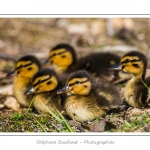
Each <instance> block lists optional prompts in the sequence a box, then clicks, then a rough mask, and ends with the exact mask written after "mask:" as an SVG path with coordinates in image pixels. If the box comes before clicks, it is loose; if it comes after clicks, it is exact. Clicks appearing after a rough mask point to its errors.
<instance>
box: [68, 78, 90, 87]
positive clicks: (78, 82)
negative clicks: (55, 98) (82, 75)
mask: <svg viewBox="0 0 150 150" xmlns="http://www.w3.org/2000/svg"><path fill="white" fill-rule="evenodd" d="M87 81H88V79H87V80H85V81H75V82H74V83H70V84H69V86H73V85H75V84H82V83H85V82H87Z"/></svg>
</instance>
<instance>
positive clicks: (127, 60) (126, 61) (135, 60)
mask: <svg viewBox="0 0 150 150" xmlns="http://www.w3.org/2000/svg"><path fill="white" fill-rule="evenodd" d="M138 61H140V60H137V59H133V60H129V59H126V60H125V61H123V62H121V64H124V63H128V62H138Z"/></svg>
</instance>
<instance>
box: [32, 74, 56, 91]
mask: <svg viewBox="0 0 150 150" xmlns="http://www.w3.org/2000/svg"><path fill="white" fill-rule="evenodd" d="M48 78H49V75H47V76H44V77H39V78H37V79H36V82H34V84H36V86H35V89H38V91H37V93H40V92H48V91H52V90H54V89H55V88H56V87H57V85H58V81H57V78H56V77H55V76H52V77H51V78H50V79H48ZM46 79H48V80H46ZM39 80H43V82H41V83H39V84H38V81H39ZM44 80H45V81H44ZM47 83H49V84H47Z"/></svg>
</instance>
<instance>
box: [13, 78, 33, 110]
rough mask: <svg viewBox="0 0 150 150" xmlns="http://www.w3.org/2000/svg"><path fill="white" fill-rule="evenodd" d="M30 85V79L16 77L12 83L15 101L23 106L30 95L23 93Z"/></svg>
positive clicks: (27, 103)
mask: <svg viewBox="0 0 150 150" xmlns="http://www.w3.org/2000/svg"><path fill="white" fill-rule="evenodd" d="M29 87H30V79H28V78H21V77H17V78H16V79H15V80H14V84H13V93H14V96H15V98H16V99H17V101H18V102H19V103H20V104H21V105H22V106H24V107H28V106H29V104H30V101H31V95H29V96H25V95H24V93H25V92H26V90H27V89H28V88H29Z"/></svg>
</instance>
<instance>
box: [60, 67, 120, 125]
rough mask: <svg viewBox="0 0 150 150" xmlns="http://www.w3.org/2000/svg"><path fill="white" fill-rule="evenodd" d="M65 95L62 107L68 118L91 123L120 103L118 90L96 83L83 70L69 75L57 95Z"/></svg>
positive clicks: (107, 84) (102, 83)
mask: <svg viewBox="0 0 150 150" xmlns="http://www.w3.org/2000/svg"><path fill="white" fill-rule="evenodd" d="M64 93H66V98H65V99H64V101H63V103H62V105H63V107H64V108H65V111H66V113H67V114H68V115H69V116H70V118H72V119H74V120H76V121H79V122H85V121H92V120H94V119H96V117H101V116H102V115H104V114H105V113H107V112H108V111H110V110H112V109H116V108H118V106H119V105H121V103H122V101H121V98H120V93H119V91H118V89H117V88H116V87H115V86H114V85H113V84H110V83H109V82H101V83H98V82H96V81H95V80H94V78H93V77H92V76H91V75H90V74H89V73H88V72H87V71H85V70H78V71H75V72H73V73H71V74H70V76H69V78H68V80H67V82H66V86H65V87H63V88H61V89H59V90H58V91H57V94H64Z"/></svg>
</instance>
